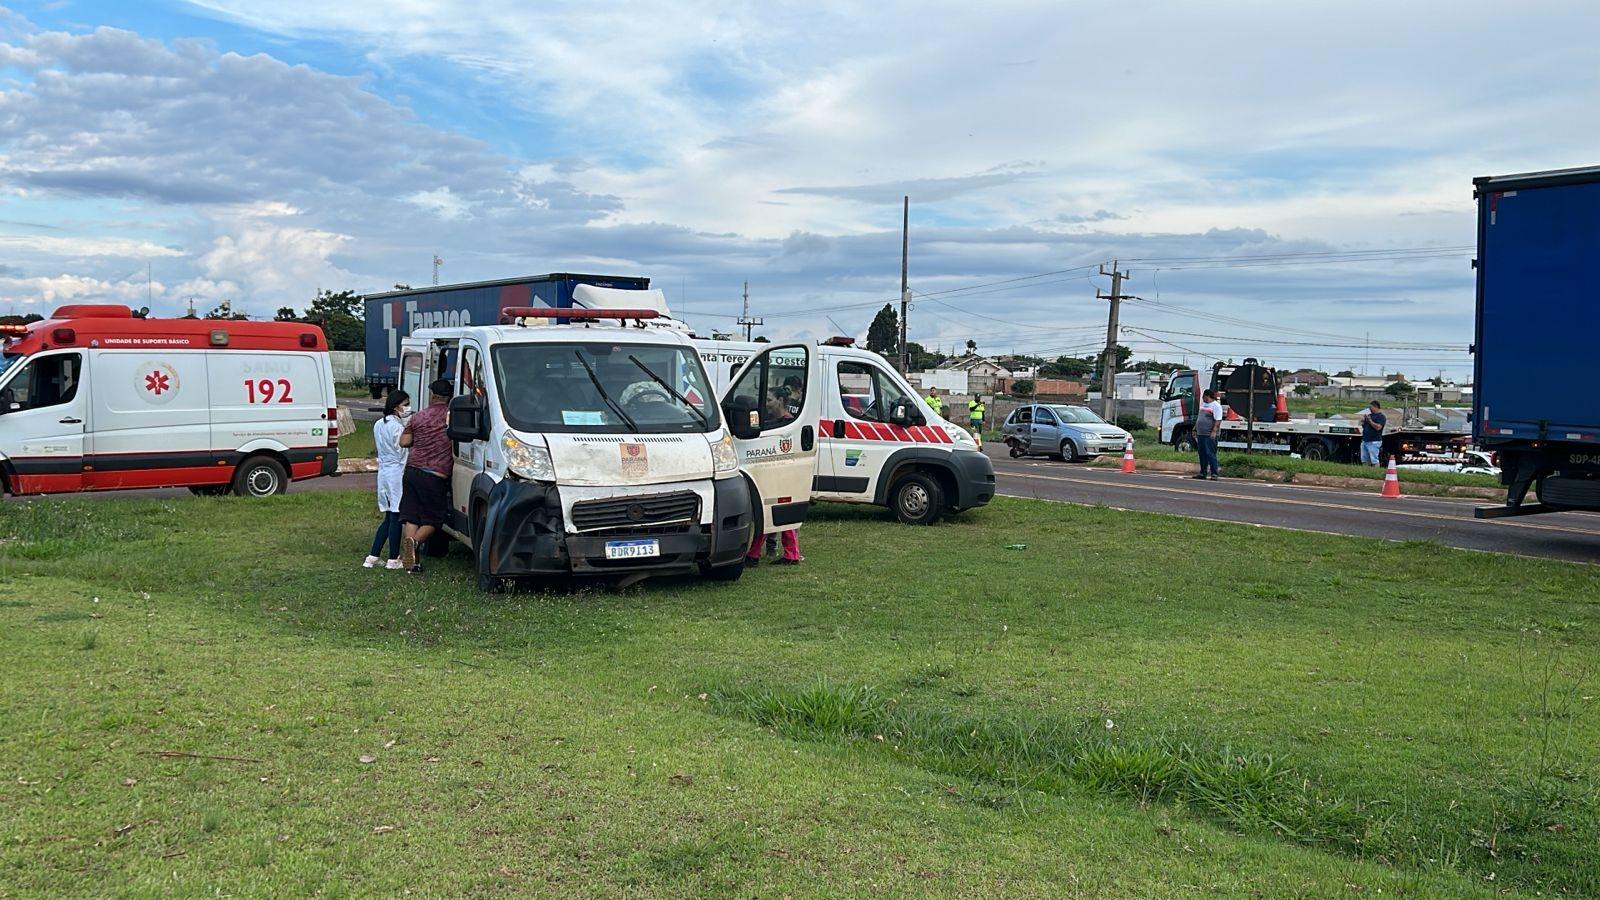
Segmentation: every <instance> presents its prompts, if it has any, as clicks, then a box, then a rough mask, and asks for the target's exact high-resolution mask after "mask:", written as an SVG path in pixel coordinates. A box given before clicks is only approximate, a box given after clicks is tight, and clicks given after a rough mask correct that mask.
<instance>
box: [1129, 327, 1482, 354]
mask: <svg viewBox="0 0 1600 900" xmlns="http://www.w3.org/2000/svg"><path fill="white" fill-rule="evenodd" d="M1146 327H1147V328H1148V329H1149V330H1150V331H1154V332H1158V333H1160V334H1176V335H1181V336H1186V337H1199V338H1218V339H1221V340H1224V341H1234V342H1240V343H1248V344H1275V345H1281V346H1285V347H1354V348H1368V347H1370V346H1371V345H1370V344H1368V343H1365V342H1362V343H1358V344H1334V343H1319V342H1315V341H1274V340H1269V339H1267V338H1251V337H1236V336H1233V335H1226V334H1199V333H1197V332H1193V331H1174V330H1172V329H1168V328H1150V327H1149V326H1146ZM1379 349H1386V350H1436V351H1441V352H1446V353H1465V352H1466V348H1465V347H1459V346H1458V347H1429V346H1424V345H1421V344H1401V343H1394V344H1389V345H1386V346H1384V347H1380V348H1379Z"/></svg>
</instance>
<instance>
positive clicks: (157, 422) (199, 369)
mask: <svg viewBox="0 0 1600 900" xmlns="http://www.w3.org/2000/svg"><path fill="white" fill-rule="evenodd" d="M0 339H3V342H0V491H4V492H8V493H12V494H50V493H61V492H67V491H85V490H89V491H98V490H118V489H125V488H152V487H188V488H189V489H191V490H193V491H194V492H195V493H208V494H211V493H217V494H219V493H223V492H225V491H227V490H230V489H231V490H232V491H233V492H234V493H236V494H240V495H245V496H253V497H264V496H268V495H271V494H278V493H282V492H283V491H284V490H285V489H286V487H287V486H288V483H289V482H290V481H291V480H299V479H303V478H313V477H316V476H319V475H332V474H333V473H334V471H335V470H336V468H337V466H338V461H339V431H338V425H337V416H336V413H337V402H336V401H335V399H334V385H333V369H332V366H331V365H330V364H329V359H328V344H327V341H326V340H325V339H324V338H323V335H322V331H321V329H319V328H317V327H316V326H313V325H303V324H300V323H295V322H246V321H231V320H206V319H143V318H136V317H135V316H134V315H133V313H132V311H131V310H129V309H128V307H126V306H117V305H98V304H79V305H72V306H63V307H61V308H60V309H58V310H56V311H55V312H54V313H52V314H51V315H50V317H49V318H48V319H45V320H43V321H40V322H34V323H32V324H29V325H23V326H0Z"/></svg>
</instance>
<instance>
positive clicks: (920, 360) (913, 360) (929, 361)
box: [906, 341, 939, 372]
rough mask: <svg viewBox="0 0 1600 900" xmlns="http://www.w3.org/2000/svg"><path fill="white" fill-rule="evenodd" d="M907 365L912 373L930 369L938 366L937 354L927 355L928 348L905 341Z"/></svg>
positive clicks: (914, 342)
mask: <svg viewBox="0 0 1600 900" xmlns="http://www.w3.org/2000/svg"><path fill="white" fill-rule="evenodd" d="M906 356H907V358H908V359H907V363H908V365H909V367H910V369H911V371H913V372H920V371H922V370H924V369H931V368H933V367H935V366H937V365H938V364H939V354H937V353H929V352H928V348H926V347H924V346H922V345H921V344H919V343H917V342H916V341H906Z"/></svg>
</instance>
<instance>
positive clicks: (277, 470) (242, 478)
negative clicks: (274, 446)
mask: <svg viewBox="0 0 1600 900" xmlns="http://www.w3.org/2000/svg"><path fill="white" fill-rule="evenodd" d="M288 489H289V473H288V472H286V471H284V469H283V463H280V462H278V461H277V460H275V459H273V458H272V457H270V456H252V457H250V458H249V459H247V460H245V461H244V462H242V463H240V464H239V468H238V469H236V470H234V473H233V492H234V493H235V494H237V495H238V496H240V497H271V496H272V495H273V494H281V493H283V492H284V491H286V490H288Z"/></svg>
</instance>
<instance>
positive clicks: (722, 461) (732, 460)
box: [711, 433, 739, 475]
mask: <svg viewBox="0 0 1600 900" xmlns="http://www.w3.org/2000/svg"><path fill="white" fill-rule="evenodd" d="M711 461H712V463H713V464H714V465H715V469H714V471H715V473H716V474H718V475H726V474H728V473H730V472H737V471H739V451H737V450H735V449H733V435H731V434H726V433H725V434H723V435H722V440H720V441H712V442H711Z"/></svg>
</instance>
